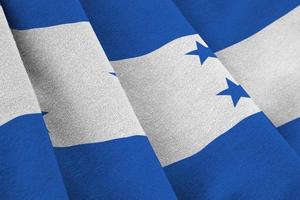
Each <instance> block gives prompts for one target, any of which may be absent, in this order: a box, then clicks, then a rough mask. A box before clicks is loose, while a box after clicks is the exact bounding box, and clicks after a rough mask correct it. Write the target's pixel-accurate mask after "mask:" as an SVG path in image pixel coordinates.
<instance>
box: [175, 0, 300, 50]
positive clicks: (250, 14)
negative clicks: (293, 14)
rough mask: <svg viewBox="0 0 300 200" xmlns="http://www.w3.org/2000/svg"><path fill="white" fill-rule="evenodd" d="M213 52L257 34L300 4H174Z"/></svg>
mask: <svg viewBox="0 0 300 200" xmlns="http://www.w3.org/2000/svg"><path fill="white" fill-rule="evenodd" d="M174 2H175V3H176V4H177V6H178V7H179V9H180V10H181V11H182V13H183V14H184V15H185V17H186V18H187V19H188V21H189V22H190V23H191V24H192V26H193V27H194V28H195V29H196V30H197V32H198V33H199V34H200V35H201V37H202V38H203V39H204V40H205V42H206V43H207V44H208V45H209V46H210V48H211V49H212V50H213V51H219V50H222V49H224V48H226V47H228V46H231V45H233V44H235V43H238V42H240V41H242V40H244V39H246V38H248V37H249V36H251V35H253V34H255V33H256V32H258V31H260V30H261V29H263V28H264V27H266V26H267V25H269V24H270V23H272V22H274V21H275V20H277V19H278V18H280V17H282V16H283V15H285V14H286V13H288V12H289V11H291V10H292V9H293V8H295V7H296V6H298V5H299V4H300V1H299V0H276V1H274V0H223V1H219V0H184V1H183V0H174Z"/></svg>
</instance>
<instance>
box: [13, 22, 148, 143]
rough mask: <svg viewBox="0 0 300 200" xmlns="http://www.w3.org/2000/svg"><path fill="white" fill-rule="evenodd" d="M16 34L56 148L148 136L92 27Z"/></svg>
mask: <svg viewBox="0 0 300 200" xmlns="http://www.w3.org/2000/svg"><path fill="white" fill-rule="evenodd" d="M13 34H14V36H15V39H16V41H17V45H18V47H19V49H20V52H21V55H22V58H23V60H24V63H25V66H26V68H27V71H28V74H29V76H30V79H31V80H32V84H33V86H34V89H35V92H36V94H37V97H38V100H39V103H40V105H41V108H42V110H43V111H45V112H48V114H46V115H45V120H46V123H47V126H48V128H49V131H50V136H51V140H52V143H53V145H54V146H71V145H76V144H84V143H93V142H101V141H106V140H111V139H116V138H121V137H128V136H132V135H143V134H144V133H143V132H144V131H143V129H142V128H141V126H140V124H139V122H138V121H137V119H136V116H135V114H134V112H133V110H132V108H131V106H130V104H129V102H128V100H127V98H126V96H125V93H124V91H123V90H122V88H121V85H120V83H119V81H118V78H116V77H115V76H113V75H111V74H110V73H109V72H112V71H113V69H112V67H111V66H110V64H109V62H108V60H107V58H106V56H105V54H104V52H103V50H102V48H101V46H100V44H99V42H98V40H97V38H96V36H95V34H94V32H93V30H92V28H91V26H90V24H89V23H88V22H79V23H72V24H65V25H59V26H53V27H47V28H37V29H31V30H23V31H19V30H13Z"/></svg>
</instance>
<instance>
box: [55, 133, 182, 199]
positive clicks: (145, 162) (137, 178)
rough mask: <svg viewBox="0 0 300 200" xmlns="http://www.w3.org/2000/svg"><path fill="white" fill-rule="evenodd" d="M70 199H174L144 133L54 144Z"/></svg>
mask: <svg viewBox="0 0 300 200" xmlns="http://www.w3.org/2000/svg"><path fill="white" fill-rule="evenodd" d="M55 153H56V156H57V159H58V162H59V164H60V167H61V171H62V174H63V176H64V181H65V184H66V187H67V190H68V193H69V196H70V198H71V199H124V200H126V199H145V200H146V199H149V200H150V199H170V200H171V199H176V197H175V194H174V193H173V190H172V188H171V186H170V185H169V182H168V180H167V178H166V176H165V174H164V173H163V171H162V170H161V166H160V164H159V161H158V160H157V158H156V157H155V156H154V155H155V154H154V152H153V150H152V148H151V146H150V143H149V142H148V139H147V138H146V137H144V136H133V137H129V138H122V139H115V140H111V141H107V142H100V143H94V144H83V145H77V146H72V147H61V148H55Z"/></svg>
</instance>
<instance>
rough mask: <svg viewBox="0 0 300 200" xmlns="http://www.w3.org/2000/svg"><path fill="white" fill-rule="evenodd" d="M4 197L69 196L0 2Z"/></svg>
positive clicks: (0, 185)
mask: <svg viewBox="0 0 300 200" xmlns="http://www.w3.org/2000/svg"><path fill="white" fill-rule="evenodd" d="M0 29H1V31H0V44H1V48H0V69H1V74H0V199H7V200H8V199H11V200H17V199H20V200H21V199H68V195H67V191H66V189H65V186H64V183H63V179H62V176H61V173H60V170H59V167H58V164H57V160H56V157H55V155H54V151H53V148H52V144H51V142H50V138H49V136H48V130H47V128H46V126H45V123H44V120H43V117H42V114H41V110H40V107H39V104H38V101H37V99H36V96H35V94H34V91H33V89H32V85H31V83H30V81H29V78H28V76H27V73H26V71H25V68H24V66H23V63H22V60H21V58H20V55H19V52H18V49H17V47H16V45H15V42H14V39H13V36H12V34H11V31H10V29H9V27H8V25H7V22H6V19H5V16H4V13H3V10H2V7H1V6H0Z"/></svg>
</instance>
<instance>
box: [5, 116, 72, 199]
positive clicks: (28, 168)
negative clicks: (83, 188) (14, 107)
mask: <svg viewBox="0 0 300 200" xmlns="http://www.w3.org/2000/svg"><path fill="white" fill-rule="evenodd" d="M0 199H3V200H24V199H44V200H47V199H49V200H53V199H68V197H67V192H66V190H65V186H64V183H63V179H62V177H61V174H60V170H59V168H58V165H57V162H56V158H55V155H54V152H53V148H52V145H51V142H50V140H49V136H48V131H47V128H46V127H45V123H44V121H43V117H42V115H41V114H28V115H23V116H20V117H17V118H15V119H13V120H11V121H9V122H7V123H5V124H3V125H2V126H0Z"/></svg>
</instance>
